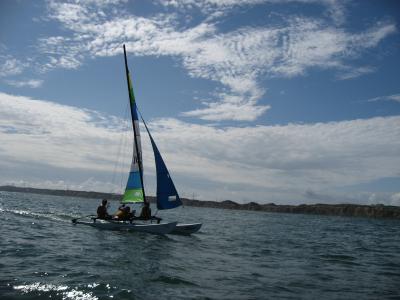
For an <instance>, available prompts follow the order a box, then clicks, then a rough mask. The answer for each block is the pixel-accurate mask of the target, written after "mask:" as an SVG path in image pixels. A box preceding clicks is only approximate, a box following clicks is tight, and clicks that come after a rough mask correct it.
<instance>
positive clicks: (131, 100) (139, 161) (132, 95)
mask: <svg viewBox="0 0 400 300" xmlns="http://www.w3.org/2000/svg"><path fill="white" fill-rule="evenodd" d="M124 58H125V73H126V80H127V83H128V95H129V106H130V108H131V118H132V127H133V136H134V141H135V149H136V155H137V158H138V164H139V174H140V180H141V182H142V192H143V201H144V203H146V202H147V200H146V194H145V192H144V181H143V165H142V155H141V153H140V152H139V147H138V141H137V137H136V127H135V118H134V115H133V111H134V109H136V102H135V96H134V94H133V88H132V86H131V82H130V80H129V70H128V60H127V59H126V49H125V44H124ZM133 103H134V104H135V107H133ZM137 121H138V122H139V120H137ZM138 129H139V128H138Z"/></svg>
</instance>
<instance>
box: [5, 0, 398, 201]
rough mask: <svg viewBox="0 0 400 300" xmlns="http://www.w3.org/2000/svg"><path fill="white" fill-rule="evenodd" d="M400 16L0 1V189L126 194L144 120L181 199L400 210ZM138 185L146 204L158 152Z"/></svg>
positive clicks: (317, 5)
mask: <svg viewBox="0 0 400 300" xmlns="http://www.w3.org/2000/svg"><path fill="white" fill-rule="evenodd" d="M399 8H400V5H399V3H398V1H339V0H337V1H336V0H321V1H314V0H286V1H276V0H243V1H236V0H220V1H216V0H198V1H192V0H171V1H124V0H108V1H98V0H87V1H78V0H76V1H54V0H51V1H2V2H1V4H0V138H1V141H2V142H1V144H0V170H1V171H0V184H16V185H26V186H36V187H50V188H65V187H68V188H71V189H82V190H99V191H107V192H110V191H115V192H120V191H121V189H122V188H123V186H124V180H125V179H124V178H125V177H126V173H127V172H128V170H129V160H130V151H131V148H132V145H131V142H129V141H130V139H131V136H130V134H131V133H130V128H129V119H128V118H127V114H126V112H127V110H126V108H127V89H126V82H125V78H124V76H125V74H124V69H123V67H124V65H123V56H122V44H123V43H125V44H126V46H127V50H128V61H129V65H130V69H131V72H132V74H133V84H134V88H135V93H136V98H137V102H138V105H139V107H140V109H141V111H142V113H143V115H144V117H145V118H146V119H147V121H148V123H149V126H150V129H151V131H152V132H153V133H154V137H155V139H156V142H157V144H158V146H159V148H160V150H161V152H162V154H163V155H164V156H165V160H166V162H167V165H168V166H169V168H170V171H171V174H172V176H173V178H174V180H175V182H176V186H177V188H178V190H179V191H180V193H181V194H182V195H183V196H187V197H188V196H190V197H191V196H192V195H193V194H195V195H196V197H197V198H201V199H209V200H223V199H232V200H235V201H238V202H247V201H258V202H276V203H315V202H329V203H331V202H358V203H387V204H396V205H400V190H399V188H398V187H399V186H400V179H399V177H400V168H399V166H400V116H399V114H400V88H399V79H398V78H399V73H400V71H399V70H400V59H399V58H400V47H399V46H400V34H399V16H400V9H399ZM143 148H144V153H145V154H144V155H145V183H146V188H148V190H149V191H150V193H154V189H155V183H154V181H155V175H154V162H153V161H152V154H151V148H150V145H149V143H148V140H146V138H144V141H143Z"/></svg>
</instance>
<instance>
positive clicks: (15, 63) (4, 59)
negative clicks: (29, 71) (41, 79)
mask: <svg viewBox="0 0 400 300" xmlns="http://www.w3.org/2000/svg"><path fill="white" fill-rule="evenodd" d="M25 67H26V64H24V63H22V62H21V61H20V60H18V59H16V58H14V57H12V56H10V55H0V77H6V76H12V75H18V74H20V73H22V71H23V70H24V68H25Z"/></svg>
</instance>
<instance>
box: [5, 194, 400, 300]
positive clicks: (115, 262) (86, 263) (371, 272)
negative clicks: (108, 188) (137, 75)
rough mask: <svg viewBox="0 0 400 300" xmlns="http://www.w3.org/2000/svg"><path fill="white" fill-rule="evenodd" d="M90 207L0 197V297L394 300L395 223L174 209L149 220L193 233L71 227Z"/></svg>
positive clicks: (61, 200)
mask: <svg viewBox="0 0 400 300" xmlns="http://www.w3.org/2000/svg"><path fill="white" fill-rule="evenodd" d="M98 204H99V200H98V199H83V198H71V197H60V196H47V195H35V194H25V193H8V192H0V299H2V300H3V299H75V300H78V299H79V300H86V299H87V300H92V299H400V221H399V220H378V219H367V218H349V217H334V216H315V215H295V214H277V213H275V214H274V213H265V212H250V211H234V210H223V209H211V208H194V207H184V208H178V209H175V210H171V211H165V212H162V213H161V212H159V213H158V215H161V216H162V217H164V219H165V220H168V221H174V220H179V221H181V222H202V223H203V227H202V229H201V231H200V232H199V233H198V234H195V235H192V236H178V235H166V236H157V235H151V234H145V233H135V232H119V231H107V230H99V229H96V228H92V227H88V226H83V225H73V224H72V223H71V218H73V217H77V216H79V215H87V214H91V213H93V212H95V210H96V208H97V206H98ZM117 206H118V203H117V202H112V203H111V209H110V210H111V211H112V210H113V209H115V208H116V207H117ZM154 210H155V208H153V211H154Z"/></svg>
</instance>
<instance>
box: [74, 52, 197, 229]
mask: <svg viewBox="0 0 400 300" xmlns="http://www.w3.org/2000/svg"><path fill="white" fill-rule="evenodd" d="M123 47H124V59H125V73H126V79H127V82H128V94H129V104H130V111H131V117H132V129H133V133H134V147H133V156H132V164H131V169H130V172H129V177H128V181H127V184H126V188H125V192H124V195H123V197H122V200H121V203H123V204H134V203H146V202H147V201H148V200H147V199H146V194H145V189H144V185H143V160H142V147H141V139H140V129H139V118H138V109H137V105H136V100H135V95H134V93H133V87H132V81H131V78H130V73H129V69H128V61H127V58H126V49H125V45H124V46H123ZM141 119H142V121H143V124H144V126H145V128H146V131H147V133H148V135H149V137H150V142H151V145H152V148H153V153H154V158H155V163H156V173H157V209H158V210H164V209H172V208H176V207H178V206H181V205H182V201H181V199H180V197H179V194H178V192H177V190H176V188H175V185H174V183H173V181H172V178H171V176H170V174H169V172H168V169H167V166H166V165H165V163H164V160H163V158H162V156H161V153H160V151H159V150H158V148H157V145H156V143H155V141H154V139H153V137H152V135H151V134H150V131H149V128H148V127H147V124H146V122H145V121H144V119H143V116H141ZM72 222H73V223H74V224H83V225H89V226H92V227H97V228H102V229H112V230H132V231H141V232H149V233H156V234H167V233H177V234H191V233H194V232H197V231H198V230H199V229H200V227H201V225H202V224H201V223H194V224H178V223H177V222H170V223H161V224H148V223H137V222H135V220H132V221H129V222H126V221H118V220H99V219H97V218H92V220H86V221H85V220H82V219H80V218H77V219H73V220H72Z"/></svg>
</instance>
